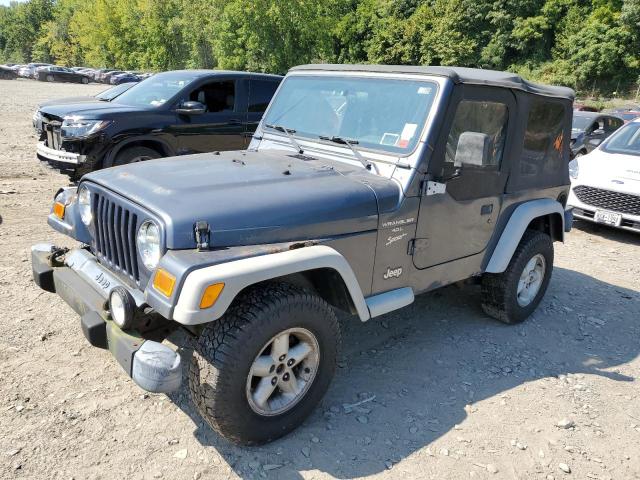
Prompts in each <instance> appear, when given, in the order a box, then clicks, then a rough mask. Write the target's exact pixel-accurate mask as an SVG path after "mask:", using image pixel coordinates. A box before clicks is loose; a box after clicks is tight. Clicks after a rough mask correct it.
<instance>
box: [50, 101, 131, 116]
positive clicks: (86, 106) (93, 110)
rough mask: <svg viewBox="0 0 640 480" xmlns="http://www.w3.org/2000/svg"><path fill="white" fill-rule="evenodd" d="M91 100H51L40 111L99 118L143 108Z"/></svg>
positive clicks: (51, 113) (51, 114) (58, 114)
mask: <svg viewBox="0 0 640 480" xmlns="http://www.w3.org/2000/svg"><path fill="white" fill-rule="evenodd" d="M93 100H94V101H93V102H91V101H88V102H84V101H82V102H74V103H59V102H53V103H52V104H50V105H42V108H41V109H40V111H41V112H42V113H44V114H46V115H50V116H54V117H60V118H64V117H65V116H67V115H80V116H82V117H84V118H91V119H100V118H104V117H111V116H113V115H117V114H130V113H135V112H140V111H141V110H143V109H141V108H140V107H133V106H129V105H122V104H120V103H116V102H115V100H114V101H111V102H101V101H100V100H96V99H95V98H94V99H93Z"/></svg>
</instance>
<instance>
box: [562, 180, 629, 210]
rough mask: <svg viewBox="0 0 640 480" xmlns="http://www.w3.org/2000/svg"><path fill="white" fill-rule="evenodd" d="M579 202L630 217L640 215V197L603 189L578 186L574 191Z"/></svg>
mask: <svg viewBox="0 0 640 480" xmlns="http://www.w3.org/2000/svg"><path fill="white" fill-rule="evenodd" d="M573 193H575V194H576V197H578V200H580V201H581V202H582V203H586V204H587V205H592V206H594V207H598V208H604V209H607V210H613V211H614V212H619V213H626V214H629V215H640V196H638V195H630V194H628V193H620V192H614V191H611V190H605V189H602V188H595V187H587V186H586V185H578V186H577V187H575V188H574V189H573Z"/></svg>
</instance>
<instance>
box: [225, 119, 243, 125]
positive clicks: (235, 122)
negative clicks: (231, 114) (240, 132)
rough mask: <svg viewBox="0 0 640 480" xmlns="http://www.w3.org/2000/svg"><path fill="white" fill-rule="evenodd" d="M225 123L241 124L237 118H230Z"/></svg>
mask: <svg viewBox="0 0 640 480" xmlns="http://www.w3.org/2000/svg"><path fill="white" fill-rule="evenodd" d="M227 123H229V125H240V124H241V123H242V120H238V119H237V118H232V119H231V120H229V122H227Z"/></svg>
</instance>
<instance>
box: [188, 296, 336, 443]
mask: <svg viewBox="0 0 640 480" xmlns="http://www.w3.org/2000/svg"><path fill="white" fill-rule="evenodd" d="M339 345H340V329H339V326H338V322H337V319H336V316H335V314H334V312H333V310H332V309H331V307H330V306H329V305H328V304H327V303H326V302H325V301H324V300H323V299H322V298H320V297H318V296H317V295H314V294H313V293H311V292H309V291H307V290H304V289H302V288H299V287H296V286H292V285H288V284H284V283H274V284H267V285H263V286H259V287H256V288H252V289H250V290H248V291H247V292H246V293H244V294H242V296H241V297H239V298H238V299H237V300H236V301H235V302H234V304H233V305H232V306H231V307H230V308H229V310H228V311H227V313H225V315H224V316H223V317H222V318H221V319H220V320H217V321H215V322H212V323H210V324H209V325H208V326H207V327H206V329H205V330H204V332H203V333H202V335H201V336H200V338H199V340H198V343H197V346H196V347H195V351H194V353H193V357H192V359H191V364H190V368H189V389H190V391H191V397H192V399H193V402H194V404H195V406H196V408H197V410H198V411H199V412H200V414H201V415H202V416H203V418H204V419H205V420H206V421H207V423H208V424H209V425H211V427H212V428H213V429H214V430H216V431H217V432H218V433H220V434H221V435H223V436H224V437H226V438H228V439H229V440H231V441H234V442H236V443H241V444H245V445H255V444H261V443H265V442H269V441H271V440H274V439H276V438H279V437H281V436H283V435H285V434H287V433H289V432H290V431H291V430H293V429H294V428H296V427H297V426H298V425H300V424H301V423H302V422H303V421H304V419H305V418H306V417H307V416H308V415H309V414H310V413H311V412H312V410H313V409H314V408H315V406H316V404H317V403H318V402H319V401H320V399H321V398H322V396H323V395H324V393H325V392H326V391H327V388H328V387H329V384H330V383H331V379H332V378H333V374H334V371H335V364H336V358H337V354H338V350H339Z"/></svg>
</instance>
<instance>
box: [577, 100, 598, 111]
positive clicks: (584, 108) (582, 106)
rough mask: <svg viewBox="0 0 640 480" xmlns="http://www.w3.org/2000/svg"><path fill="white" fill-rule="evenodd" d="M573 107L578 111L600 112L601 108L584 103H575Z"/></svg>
mask: <svg viewBox="0 0 640 480" xmlns="http://www.w3.org/2000/svg"><path fill="white" fill-rule="evenodd" d="M573 109H574V110H576V111H578V112H598V111H599V110H598V109H597V108H596V107H592V106H591V105H585V104H584V103H577V102H575V103H574V104H573Z"/></svg>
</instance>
